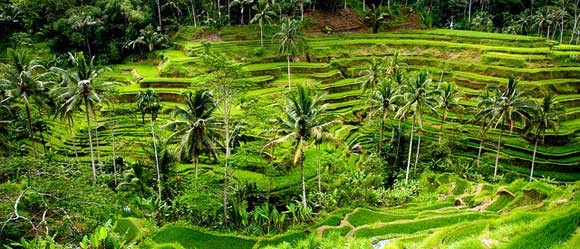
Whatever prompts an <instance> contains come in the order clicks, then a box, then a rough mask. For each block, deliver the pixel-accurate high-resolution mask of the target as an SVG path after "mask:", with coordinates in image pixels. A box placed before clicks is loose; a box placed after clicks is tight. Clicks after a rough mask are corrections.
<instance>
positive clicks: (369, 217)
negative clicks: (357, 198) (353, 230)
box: [348, 208, 417, 227]
mask: <svg viewBox="0 0 580 249" xmlns="http://www.w3.org/2000/svg"><path fill="white" fill-rule="evenodd" d="M415 217H417V214H389V213H386V212H376V211H372V210H369V209H365V208H361V209H359V210H358V211H356V212H354V213H352V214H351V215H350V216H349V217H348V221H349V222H350V224H352V225H353V226H355V227H358V226H362V225H366V224H374V223H378V222H382V223H387V222H393V221H398V220H407V219H413V218H415Z"/></svg>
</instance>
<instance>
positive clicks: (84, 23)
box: [71, 12, 102, 57]
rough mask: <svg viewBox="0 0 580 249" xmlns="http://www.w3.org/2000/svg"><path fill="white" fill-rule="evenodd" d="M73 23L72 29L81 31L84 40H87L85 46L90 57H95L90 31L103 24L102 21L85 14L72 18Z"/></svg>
mask: <svg viewBox="0 0 580 249" xmlns="http://www.w3.org/2000/svg"><path fill="white" fill-rule="evenodd" d="M71 22H72V29H73V30H77V31H80V32H81V33H82V34H83V36H84V38H85V45H86V46H87V50H88V52H89V57H92V56H93V52H92V50H91V42H90V38H89V31H90V29H91V28H92V27H95V26H97V25H99V24H101V23H102V22H101V20H100V19H99V18H94V17H92V16H90V15H87V14H85V13H84V12H83V13H81V14H80V15H74V16H72V17H71Z"/></svg>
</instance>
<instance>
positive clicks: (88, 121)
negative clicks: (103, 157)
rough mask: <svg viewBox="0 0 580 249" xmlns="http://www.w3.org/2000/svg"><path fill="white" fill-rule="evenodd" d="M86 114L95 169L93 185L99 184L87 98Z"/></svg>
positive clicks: (92, 163)
mask: <svg viewBox="0 0 580 249" xmlns="http://www.w3.org/2000/svg"><path fill="white" fill-rule="evenodd" d="M85 114H86V116H87V131H88V133H89V148H90V150H91V166H92V168H93V184H95V183H96V182H97V168H96V167H95V153H94V152H93V137H92V136H91V118H90V115H89V103H88V102H87V98H85Z"/></svg>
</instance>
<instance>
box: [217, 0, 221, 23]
mask: <svg viewBox="0 0 580 249" xmlns="http://www.w3.org/2000/svg"><path fill="white" fill-rule="evenodd" d="M220 7H221V6H220V0H217V6H216V8H217V12H218V20H220V19H222V11H221V8H220Z"/></svg>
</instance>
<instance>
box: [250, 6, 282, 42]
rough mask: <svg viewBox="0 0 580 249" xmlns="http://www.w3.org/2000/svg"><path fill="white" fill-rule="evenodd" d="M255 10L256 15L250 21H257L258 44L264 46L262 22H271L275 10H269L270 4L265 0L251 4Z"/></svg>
mask: <svg viewBox="0 0 580 249" xmlns="http://www.w3.org/2000/svg"><path fill="white" fill-rule="evenodd" d="M253 9H254V10H255V11H256V15H255V16H254V18H252V20H251V21H250V23H256V22H258V25H259V26H260V46H262V47H263V46H264V22H266V23H268V24H269V23H271V22H272V17H274V16H276V12H274V11H273V10H271V7H270V4H269V3H268V2H267V1H266V0H260V2H258V4H257V5H254V6H253Z"/></svg>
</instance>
